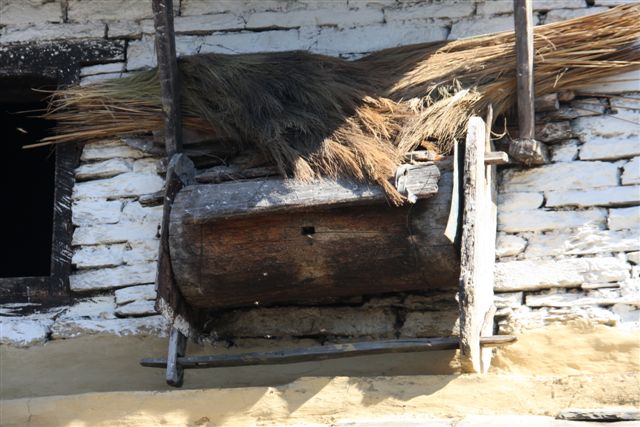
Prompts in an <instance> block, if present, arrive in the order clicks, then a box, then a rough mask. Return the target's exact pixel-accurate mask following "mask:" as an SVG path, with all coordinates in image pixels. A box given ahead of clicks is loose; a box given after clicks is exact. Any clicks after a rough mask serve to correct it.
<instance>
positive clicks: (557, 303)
mask: <svg viewBox="0 0 640 427" xmlns="http://www.w3.org/2000/svg"><path fill="white" fill-rule="evenodd" d="M638 303H640V296H638V297H636V298H633V297H626V298H625V297H621V296H619V295H618V296H613V297H591V296H585V295H584V294H579V293H571V294H554V295H527V297H526V304H527V305H528V306H529V307H576V306H580V305H613V304H638Z"/></svg>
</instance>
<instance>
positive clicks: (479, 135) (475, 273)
mask: <svg viewBox="0 0 640 427" xmlns="http://www.w3.org/2000/svg"><path fill="white" fill-rule="evenodd" d="M485 138H486V136H485V124H484V121H483V120H482V119H481V118H479V117H472V118H471V119H470V120H469V129H468V132H467V138H466V141H465V149H464V178H463V182H464V208H463V211H464V212H463V232H462V247H461V254H460V256H461V262H460V264H461V265H460V291H459V294H460V296H459V299H460V350H461V356H460V359H461V365H462V368H463V370H464V371H466V372H486V371H487V370H488V368H489V364H490V352H488V351H483V350H481V347H480V337H481V336H483V335H492V332H493V331H492V329H493V318H492V317H493V316H491V315H489V317H490V319H487V313H488V312H490V310H491V307H492V305H493V266H494V263H495V234H496V214H497V209H496V204H495V200H496V196H497V192H496V177H495V171H496V167H495V166H485V163H484V150H485Z"/></svg>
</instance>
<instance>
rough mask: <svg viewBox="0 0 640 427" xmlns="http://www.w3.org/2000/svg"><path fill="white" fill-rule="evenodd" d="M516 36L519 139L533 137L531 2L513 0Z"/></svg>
mask: <svg viewBox="0 0 640 427" xmlns="http://www.w3.org/2000/svg"><path fill="white" fill-rule="evenodd" d="M513 16H514V20H515V34H516V78H517V96H518V127H519V129H520V132H519V135H520V136H519V138H520V139H527V140H531V139H534V137H535V117H534V111H535V110H534V100H533V7H532V6H531V0H513Z"/></svg>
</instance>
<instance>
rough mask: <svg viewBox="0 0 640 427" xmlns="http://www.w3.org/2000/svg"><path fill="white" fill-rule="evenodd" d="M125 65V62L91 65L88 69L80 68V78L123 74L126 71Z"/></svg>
mask: <svg viewBox="0 0 640 427" xmlns="http://www.w3.org/2000/svg"><path fill="white" fill-rule="evenodd" d="M124 65H125V63H124V62H112V63H110V64H97V65H89V66H88V67H82V68H80V77H87V76H94V75H96V74H112V73H122V72H123V71H124Z"/></svg>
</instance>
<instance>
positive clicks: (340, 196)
mask: <svg viewBox="0 0 640 427" xmlns="http://www.w3.org/2000/svg"><path fill="white" fill-rule="evenodd" d="M403 178H404V181H405V183H404V187H405V189H406V190H407V191H409V192H411V193H413V194H414V195H415V196H416V197H417V198H418V199H425V198H428V197H431V196H434V195H435V194H436V193H437V192H438V180H439V178H440V171H439V169H438V167H437V166H436V165H435V164H433V163H431V164H427V163H423V164H418V165H415V166H410V167H409V168H408V169H407V171H406V175H405V176H403ZM385 200H386V195H385V193H384V191H383V190H382V189H381V188H380V186H378V185H373V184H366V183H359V182H355V181H351V180H346V179H338V180H334V179H325V178H322V179H318V180H315V181H312V182H301V181H297V180H293V179H291V180H283V179H282V178H266V179H261V180H255V181H239V182H234V181H229V182H223V183H220V184H201V185H193V186H189V188H185V189H184V190H183V191H181V192H180V193H179V194H178V195H177V197H176V201H175V205H174V211H175V212H176V213H175V216H176V217H178V216H180V217H182V219H181V221H185V222H188V223H207V222H210V221H216V220H220V219H228V218H234V217H241V216H250V215H255V214H264V213H273V212H281V211H285V210H286V211H291V210H294V209H308V208H310V207H313V208H318V207H322V206H325V207H337V206H354V205H362V204H370V203H371V202H381V203H385ZM173 222H174V221H173V220H172V223H173Z"/></svg>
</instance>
